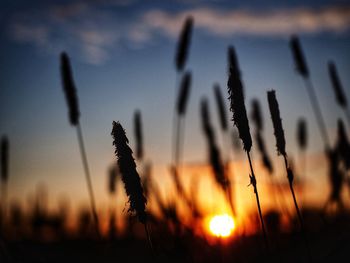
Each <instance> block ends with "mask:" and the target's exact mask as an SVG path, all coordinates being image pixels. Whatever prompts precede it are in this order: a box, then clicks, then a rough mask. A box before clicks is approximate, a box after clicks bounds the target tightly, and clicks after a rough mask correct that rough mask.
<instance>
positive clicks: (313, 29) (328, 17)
mask: <svg viewBox="0 0 350 263" xmlns="http://www.w3.org/2000/svg"><path fill="white" fill-rule="evenodd" d="M188 15H192V16H193V17H194V20H195V27H196V28H198V29H200V30H202V31H204V32H206V33H208V34H213V35H216V36H220V37H227V36H232V35H237V34H241V35H253V36H264V37H280V36H286V35H290V34H293V33H299V34H310V33H312V34H315V33H321V32H330V33H337V32H343V31H345V30H348V29H349V28H350V6H344V7H326V8H322V9H317V10H315V9H310V8H295V9H279V10H271V11H269V10H268V11H259V12H258V11H248V10H239V9H238V10H233V11H226V10H225V11H223V10H218V9H208V8H197V9H192V10H186V11H182V12H179V13H176V14H171V13H169V12H165V11H162V10H152V11H149V12H147V13H146V14H145V15H144V16H143V19H142V21H141V23H142V26H143V27H144V28H147V30H148V33H149V34H152V33H153V32H155V31H161V32H162V33H163V34H165V35H167V36H170V37H177V36H178V33H179V31H180V29H181V26H182V23H183V21H184V19H185V17H186V16H188Z"/></svg>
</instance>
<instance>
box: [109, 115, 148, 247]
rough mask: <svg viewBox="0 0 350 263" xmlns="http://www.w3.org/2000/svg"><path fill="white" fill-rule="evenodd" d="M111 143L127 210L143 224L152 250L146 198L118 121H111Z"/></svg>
mask: <svg viewBox="0 0 350 263" xmlns="http://www.w3.org/2000/svg"><path fill="white" fill-rule="evenodd" d="M111 134H112V137H113V145H114V146H115V154H116V156H117V163H118V167H119V171H120V174H121V179H122V181H123V183H124V188H125V192H126V195H127V197H128V199H129V205H130V208H129V210H128V211H130V212H133V213H136V215H137V218H138V220H139V221H140V222H141V223H142V224H143V225H144V226H145V231H146V234H147V237H148V240H149V242H150V246H151V248H152V250H153V245H152V242H151V238H150V234H149V231H148V227H147V213H146V203H147V199H146V197H145V196H144V194H143V188H142V185H141V179H140V176H139V174H138V172H137V170H136V164H135V160H134V158H133V157H132V150H131V149H130V147H129V146H128V143H129V140H128V138H127V137H126V134H125V130H124V129H123V127H122V126H121V124H120V123H119V122H115V121H113V129H112V133H111Z"/></svg>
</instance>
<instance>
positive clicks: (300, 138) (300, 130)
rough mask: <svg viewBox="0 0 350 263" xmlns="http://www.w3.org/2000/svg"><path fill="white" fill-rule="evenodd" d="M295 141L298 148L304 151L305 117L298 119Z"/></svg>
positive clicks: (305, 142) (305, 144)
mask: <svg viewBox="0 0 350 263" xmlns="http://www.w3.org/2000/svg"><path fill="white" fill-rule="evenodd" d="M297 141H298V146H299V148H300V149H301V150H303V151H305V150H306V147H307V126H306V120H305V119H299V120H298V128H297Z"/></svg>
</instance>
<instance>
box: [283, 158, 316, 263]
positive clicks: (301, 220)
mask: <svg viewBox="0 0 350 263" xmlns="http://www.w3.org/2000/svg"><path fill="white" fill-rule="evenodd" d="M283 158H284V164H285V167H286V172H287V174H288V169H290V168H289V166H288V160H287V156H286V155H283ZM288 181H289V189H290V191H291V193H292V196H293V202H294V206H295V210H296V212H297V216H298V220H299V224H300V229H301V233H302V236H303V239H304V242H305V246H306V253H307V258H308V261H309V262H311V261H312V260H311V255H310V247H309V242H308V240H307V238H306V231H305V227H304V221H303V218H302V216H301V213H300V209H299V206H298V202H297V199H296V196H295V193H294V188H293V180H291V179H290V178H289V177H288Z"/></svg>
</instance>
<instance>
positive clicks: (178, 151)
mask: <svg viewBox="0 0 350 263" xmlns="http://www.w3.org/2000/svg"><path fill="white" fill-rule="evenodd" d="M191 80H192V77H191V72H189V71H188V72H186V73H185V74H184V75H183V77H182V81H181V84H180V89H179V93H178V96H177V101H176V104H175V112H174V122H173V145H172V148H173V157H172V163H173V164H172V167H171V177H172V179H173V182H174V184H175V186H176V189H177V193H178V195H179V196H180V198H181V199H183V200H184V201H185V202H186V204H189V203H190V201H189V198H188V197H187V195H186V193H185V190H184V189H183V185H182V182H181V180H180V177H179V176H180V175H179V173H180V172H179V171H180V163H181V156H182V149H183V142H184V130H185V117H186V109H187V104H188V100H189V95H190V88H191Z"/></svg>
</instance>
